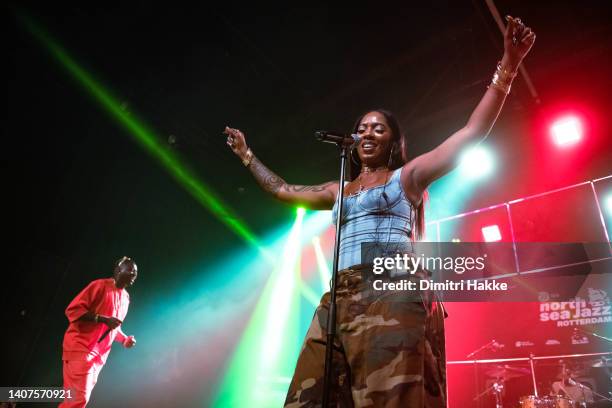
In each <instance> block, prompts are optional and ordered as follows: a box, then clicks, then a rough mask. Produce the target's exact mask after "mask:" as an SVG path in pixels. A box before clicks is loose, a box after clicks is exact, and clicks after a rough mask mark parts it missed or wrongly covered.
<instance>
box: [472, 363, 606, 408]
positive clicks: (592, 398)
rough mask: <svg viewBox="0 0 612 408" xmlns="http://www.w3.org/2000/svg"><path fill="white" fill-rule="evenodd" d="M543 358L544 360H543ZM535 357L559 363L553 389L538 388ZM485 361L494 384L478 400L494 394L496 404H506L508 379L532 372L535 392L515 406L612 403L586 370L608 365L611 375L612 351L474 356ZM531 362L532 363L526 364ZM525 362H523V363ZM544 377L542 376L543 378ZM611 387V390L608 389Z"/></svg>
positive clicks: (573, 407)
mask: <svg viewBox="0 0 612 408" xmlns="http://www.w3.org/2000/svg"><path fill="white" fill-rule="evenodd" d="M542 360H543V361H542ZM534 361H538V363H546V366H548V367H551V366H552V367H555V368H554V370H555V371H556V372H557V373H558V374H557V376H556V378H552V380H553V381H552V384H551V386H550V389H541V390H538V384H540V388H543V387H542V386H541V384H542V382H538V381H536V371H535V366H534ZM477 362H478V363H480V364H478V365H481V364H483V363H484V365H485V369H484V374H485V376H486V377H487V378H488V379H489V380H488V384H490V385H489V386H488V387H487V389H486V390H484V391H483V392H481V393H480V394H478V395H477V396H476V397H474V401H477V400H479V399H480V398H482V397H484V396H485V395H492V396H493V397H494V400H495V408H503V407H504V405H503V401H502V396H503V395H502V394H503V393H504V390H505V388H506V382H508V381H509V380H513V379H517V378H519V377H527V376H531V381H530V382H532V387H533V394H532V395H525V396H522V397H520V399H519V401H518V404H516V405H515V404H512V405H511V406H512V408H601V407H612V399H611V398H610V394H609V393H608V392H604V393H605V394H607V395H601V394H599V393H597V392H596V391H595V390H594V389H593V388H594V387H593V385H592V384H590V383H588V382H587V381H585V375H586V374H585V373H586V372H588V371H589V370H590V369H591V368H605V369H606V372H607V373H608V377H610V374H609V373H610V368H612V353H592V354H574V355H564V356H547V357H536V356H533V355H531V356H529V357H527V358H513V359H496V360H474V363H477ZM525 363H528V367H527V366H525ZM521 365H522V366H521ZM540 380H542V378H540ZM608 391H609V390H608Z"/></svg>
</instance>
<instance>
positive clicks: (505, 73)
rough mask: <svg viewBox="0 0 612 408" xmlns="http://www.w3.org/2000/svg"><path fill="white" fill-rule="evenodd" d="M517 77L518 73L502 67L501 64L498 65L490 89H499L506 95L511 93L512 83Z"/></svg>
mask: <svg viewBox="0 0 612 408" xmlns="http://www.w3.org/2000/svg"><path fill="white" fill-rule="evenodd" d="M515 77H516V72H513V71H510V70H509V69H508V68H505V67H502V64H501V62H498V63H497V69H496V70H495V73H494V74H493V78H492V79H491V84H490V85H489V86H488V88H490V87H493V88H497V89H499V90H500V91H502V92H503V93H505V94H506V95H508V94H509V93H510V87H511V85H512V81H513V80H514V78H515Z"/></svg>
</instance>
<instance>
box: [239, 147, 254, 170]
mask: <svg viewBox="0 0 612 408" xmlns="http://www.w3.org/2000/svg"><path fill="white" fill-rule="evenodd" d="M252 161H253V152H252V151H251V149H250V148H249V149H247V152H246V157H245V158H244V159H242V164H244V167H249V165H250V164H251V162H252Z"/></svg>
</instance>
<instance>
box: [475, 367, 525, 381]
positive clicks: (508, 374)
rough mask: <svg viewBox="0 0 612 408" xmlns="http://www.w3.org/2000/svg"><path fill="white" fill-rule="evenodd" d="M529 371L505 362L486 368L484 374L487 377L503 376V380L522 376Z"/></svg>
mask: <svg viewBox="0 0 612 408" xmlns="http://www.w3.org/2000/svg"><path fill="white" fill-rule="evenodd" d="M530 372H531V371H529V369H528V368H521V367H511V366H509V365H507V364H506V365H497V366H494V367H491V368H488V369H487V370H486V371H485V374H486V375H487V376H488V377H492V378H503V379H505V380H508V379H510V378H516V377H522V376H524V375H527V374H529V373H530Z"/></svg>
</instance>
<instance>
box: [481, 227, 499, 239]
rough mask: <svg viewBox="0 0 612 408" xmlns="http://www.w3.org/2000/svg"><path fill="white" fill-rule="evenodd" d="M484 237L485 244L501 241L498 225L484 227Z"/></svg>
mask: <svg viewBox="0 0 612 408" xmlns="http://www.w3.org/2000/svg"><path fill="white" fill-rule="evenodd" d="M482 236H483V237H484V240H485V242H496V241H501V232H499V227H498V226H497V225H488V226H486V227H482Z"/></svg>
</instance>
